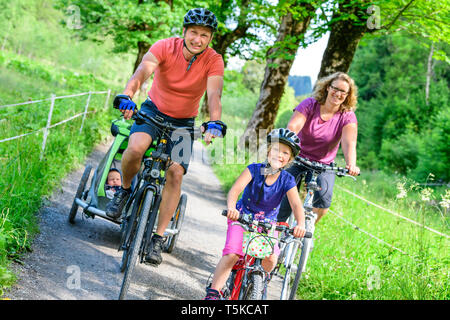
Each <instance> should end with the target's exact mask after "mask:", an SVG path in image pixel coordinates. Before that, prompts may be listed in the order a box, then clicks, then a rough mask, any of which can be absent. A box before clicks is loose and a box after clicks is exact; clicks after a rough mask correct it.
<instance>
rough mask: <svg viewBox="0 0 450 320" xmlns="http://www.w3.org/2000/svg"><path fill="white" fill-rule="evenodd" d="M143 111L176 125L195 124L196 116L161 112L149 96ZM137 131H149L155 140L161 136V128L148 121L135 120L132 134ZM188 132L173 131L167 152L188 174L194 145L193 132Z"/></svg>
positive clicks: (190, 125) (142, 106)
mask: <svg viewBox="0 0 450 320" xmlns="http://www.w3.org/2000/svg"><path fill="white" fill-rule="evenodd" d="M141 111H143V112H145V114H146V115H147V116H150V117H154V116H156V115H157V116H160V117H162V118H164V120H166V121H168V122H170V123H171V124H173V125H174V126H178V127H193V126H194V125H195V118H184V119H175V118H172V117H170V116H168V115H166V114H164V113H162V112H160V111H159V110H158V108H157V107H156V105H155V104H154V103H153V102H152V101H151V100H150V98H147V100H145V101H144V102H143V103H142V105H141ZM135 132H145V133H148V134H149V135H150V137H152V140H153V141H154V140H156V139H159V138H160V136H161V129H160V128H158V127H157V126H156V125H155V126H151V125H148V124H146V123H143V124H136V122H134V123H133V125H132V126H131V130H130V135H132V134H133V133H135ZM186 133H187V132H186V131H185V130H175V131H173V132H172V135H171V139H172V141H170V140H169V143H168V149H167V152H168V153H170V157H171V159H172V161H173V162H176V163H179V164H181V166H182V167H183V168H184V174H186V172H187V170H188V167H189V162H190V159H191V155H192V145H193V142H194V136H193V135H192V134H191V135H188V134H186Z"/></svg>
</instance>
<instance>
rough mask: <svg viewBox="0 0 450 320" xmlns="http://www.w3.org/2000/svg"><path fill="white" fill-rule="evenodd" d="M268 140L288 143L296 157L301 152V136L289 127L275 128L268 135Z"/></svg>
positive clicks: (269, 141)
mask: <svg viewBox="0 0 450 320" xmlns="http://www.w3.org/2000/svg"><path fill="white" fill-rule="evenodd" d="M267 142H268V143H272V142H280V143H284V144H286V145H288V146H289V147H290V148H291V150H292V154H293V156H294V157H296V156H297V155H298V153H299V152H300V138H299V137H298V136H297V135H296V134H295V132H293V131H291V130H289V129H285V128H278V129H273V130H272V131H271V132H270V133H269V134H268V135H267Z"/></svg>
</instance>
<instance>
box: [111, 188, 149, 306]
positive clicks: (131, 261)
mask: <svg viewBox="0 0 450 320" xmlns="http://www.w3.org/2000/svg"><path fill="white" fill-rule="evenodd" d="M153 197H154V194H153V192H152V191H149V190H147V192H146V194H145V198H144V201H143V204H142V207H141V212H140V215H139V222H138V225H137V229H136V233H135V237H134V239H133V240H132V242H131V245H130V248H129V250H130V252H129V257H128V260H127V263H126V268H125V273H124V276H123V281H122V286H121V288H120V294H119V300H123V299H125V297H126V294H127V291H128V288H129V286H130V282H131V278H132V275H133V271H134V267H135V266H136V262H137V257H138V256H139V252H140V250H141V247H142V239H143V237H144V232H145V229H146V227H147V220H148V217H149V214H150V211H151V207H152V203H153Z"/></svg>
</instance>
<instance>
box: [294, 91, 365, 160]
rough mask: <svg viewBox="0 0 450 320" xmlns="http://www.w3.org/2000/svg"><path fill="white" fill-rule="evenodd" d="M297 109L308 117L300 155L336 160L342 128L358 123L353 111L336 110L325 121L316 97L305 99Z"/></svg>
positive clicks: (303, 130)
mask: <svg viewBox="0 0 450 320" xmlns="http://www.w3.org/2000/svg"><path fill="white" fill-rule="evenodd" d="M294 110H295V111H298V112H301V113H302V114H303V115H304V116H305V117H306V122H305V125H304V126H303V129H302V130H301V131H300V132H299V133H298V137H299V138H300V141H301V142H300V145H301V150H300V156H302V157H305V158H308V159H310V160H314V161H318V162H321V163H325V164H329V163H331V162H333V161H334V158H336V154H337V152H338V149H339V144H340V142H341V136H342V128H344V126H346V125H347V124H349V123H358V121H357V120H356V115H355V113H354V112H353V111H347V112H336V113H335V114H334V115H333V117H332V118H331V119H330V120H328V121H324V120H322V118H321V117H320V104H319V102H317V100H316V99H314V98H307V99H305V100H303V101H302V102H301V103H300V104H299V105H298V106H297V108H295V109H294Z"/></svg>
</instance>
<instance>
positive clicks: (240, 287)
mask: <svg viewBox="0 0 450 320" xmlns="http://www.w3.org/2000/svg"><path fill="white" fill-rule="evenodd" d="M227 213H228V211H227V210H223V211H222V215H223V216H227ZM250 217H251V215H246V214H242V213H241V214H240V215H239V218H238V220H237V221H236V222H234V223H238V224H240V225H241V226H242V228H244V230H246V231H247V232H248V233H247V235H246V234H244V243H243V249H244V248H245V250H244V257H243V258H242V259H239V261H238V262H237V263H236V264H235V265H234V266H233V269H232V270H231V274H230V276H229V277H228V279H227V282H226V284H225V289H224V290H222V292H223V298H224V299H226V300H263V299H265V296H266V292H265V291H266V289H267V282H268V280H269V279H270V275H269V273H268V272H266V271H265V270H264V269H263V267H262V264H261V263H262V261H263V259H264V258H265V257H266V256H269V255H270V254H272V253H273V248H274V245H275V244H276V242H275V241H274V240H277V239H278V238H277V237H274V236H273V232H274V231H278V232H281V233H283V234H289V235H292V233H293V230H294V229H293V228H292V229H290V228H289V225H288V224H286V223H277V224H276V225H275V224H272V223H270V222H264V221H257V220H252V221H251V220H250V219H251V218H250ZM246 236H247V239H246ZM311 236H312V234H310V233H308V232H307V233H306V234H305V237H311ZM280 238H282V237H280ZM257 239H262V240H263V241H262V244H263V245H265V246H266V248H265V250H264V248H263V249H261V250H263V251H262V253H258V252H255V251H259V250H253V249H255V248H256V247H258V249H259V248H260V247H259V246H255V245H252V243H254V242H257ZM280 241H285V240H280ZM267 248H270V250H267ZM264 251H265V252H266V253H264Z"/></svg>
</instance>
